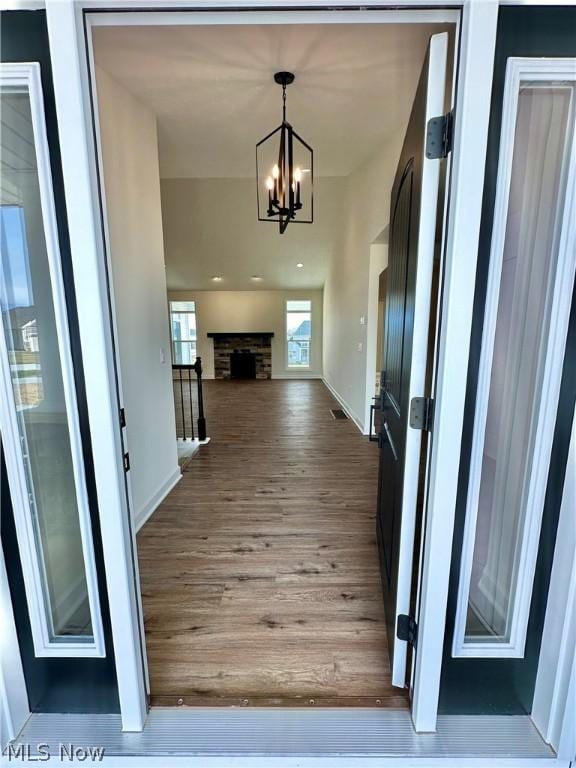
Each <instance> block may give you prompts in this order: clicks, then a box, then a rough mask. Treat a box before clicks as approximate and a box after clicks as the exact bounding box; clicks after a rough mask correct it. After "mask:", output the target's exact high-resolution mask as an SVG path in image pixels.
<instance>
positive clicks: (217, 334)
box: [207, 331, 274, 339]
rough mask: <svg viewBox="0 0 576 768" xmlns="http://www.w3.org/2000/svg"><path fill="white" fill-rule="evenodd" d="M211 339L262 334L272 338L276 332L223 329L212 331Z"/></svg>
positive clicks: (209, 336) (263, 336)
mask: <svg viewBox="0 0 576 768" xmlns="http://www.w3.org/2000/svg"><path fill="white" fill-rule="evenodd" d="M207 336H208V338H209V339H230V338H235V339H246V338H249V337H253V336H260V337H262V338H264V339H271V338H272V337H273V336H274V334H273V333H272V332H271V331H229V332H228V333H223V332H222V331H218V332H214V331H212V332H210V333H208V334H207Z"/></svg>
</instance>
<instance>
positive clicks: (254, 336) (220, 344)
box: [208, 331, 274, 379]
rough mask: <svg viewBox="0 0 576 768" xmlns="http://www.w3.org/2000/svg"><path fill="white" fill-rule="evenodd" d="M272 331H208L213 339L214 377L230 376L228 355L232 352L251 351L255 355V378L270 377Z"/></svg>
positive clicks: (209, 336) (224, 377)
mask: <svg viewBox="0 0 576 768" xmlns="http://www.w3.org/2000/svg"><path fill="white" fill-rule="evenodd" d="M273 336H274V334H273V333H271V332H268V331H264V332H255V331H247V332H233V331H231V332H229V333H209V334H208V338H210V339H213V340H214V378H215V379H229V378H230V355H231V354H232V352H252V353H253V354H254V355H255V357H256V378H257V379H271V378H272V344H271V339H272V337H273Z"/></svg>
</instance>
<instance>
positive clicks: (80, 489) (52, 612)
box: [0, 64, 104, 656]
mask: <svg viewBox="0 0 576 768" xmlns="http://www.w3.org/2000/svg"><path fill="white" fill-rule="evenodd" d="M0 106H1V111H2V133H1V140H0V165H1V173H2V189H1V191H0V245H1V249H0V252H1V268H0V311H1V317H2V329H1V332H0V364H1V371H2V374H1V376H0V417H1V426H2V448H3V452H4V457H5V461H6V470H7V475H8V482H9V485H10V498H11V503H12V510H13V515H14V522H15V528H16V536H17V541H18V550H19V555H20V561H21V566H22V574H23V578H24V586H25V592H26V600H27V604H28V611H29V616H30V625H31V629H32V637H33V641H34V649H35V653H36V655H37V656H102V655H104V641H103V634H102V624H101V619H100V608H99V601H98V583H97V577H96V570H95V563H94V550H93V544H92V532H91V520H90V511H89V504H88V498H87V491H86V484H85V474H84V462H83V451H82V444H81V436H80V427H79V420H78V409H77V403H76V390H75V379H74V371H73V366H72V358H71V351H70V341H69V331H68V317H67V311H66V300H65V294H64V288H63V282H62V273H61V262H60V252H59V244H58V234H57V229H56V220H55V211H54V200H53V196H52V177H51V171H50V160H49V154H48V144H47V140H46V134H45V125H44V113H43V104H42V92H41V85H40V72H39V67H38V65H36V64H22V65H10V64H3V65H0Z"/></svg>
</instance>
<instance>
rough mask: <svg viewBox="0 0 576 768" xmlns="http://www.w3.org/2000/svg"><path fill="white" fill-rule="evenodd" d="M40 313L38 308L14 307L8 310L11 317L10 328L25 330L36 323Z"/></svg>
mask: <svg viewBox="0 0 576 768" xmlns="http://www.w3.org/2000/svg"><path fill="white" fill-rule="evenodd" d="M37 315H38V312H37V311H36V307H13V308H12V309H9V310H8V316H9V317H10V328H24V326H25V325H29V324H30V323H33V322H35V321H36V317H37Z"/></svg>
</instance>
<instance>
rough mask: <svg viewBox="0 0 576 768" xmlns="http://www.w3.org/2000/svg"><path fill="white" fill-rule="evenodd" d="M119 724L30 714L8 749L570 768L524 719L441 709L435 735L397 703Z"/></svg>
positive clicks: (181, 760) (310, 762)
mask: <svg viewBox="0 0 576 768" xmlns="http://www.w3.org/2000/svg"><path fill="white" fill-rule="evenodd" d="M121 728H122V723H121V718H120V715H62V714H33V715H32V716H31V717H30V719H29V720H28V722H27V723H26V725H25V726H24V728H23V730H22V732H21V734H20V736H19V738H18V739H17V740H16V741H15V743H14V745H13V747H12V748H13V749H17V748H18V746H19V745H23V748H24V750H25V751H26V750H29V758H30V759H33V758H34V757H35V756H37V755H38V754H39V752H38V746H39V745H40V746H45V752H46V751H47V752H48V754H49V755H50V760H51V761H53V762H54V764H59V765H61V764H62V761H61V754H62V753H61V749H62V746H64V747H67V746H68V745H70V744H72V745H74V746H75V747H83V748H88V747H101V748H103V750H104V753H103V759H102V761H101V762H103V763H104V764H106V765H109V766H112V765H118V766H136V765H138V766H147V765H150V766H162V768H169V766H172V765H173V766H180V765H187V766H193V767H194V768H196V766H197V767H198V768H200V767H202V768H219V767H220V766H222V767H223V766H228V767H229V766H232V765H233V766H235V768H264V767H265V768H273V766H276V765H277V766H287V767H288V766H298V767H299V768H305V767H306V766H311V767H312V766H314V767H318V766H326V767H328V766H333V765H335V763H336V762H338V761H340V760H342V762H343V763H345V764H346V766H347V768H348V767H351V766H356V765H357V766H362V765H365V764H367V763H368V760H370V761H371V763H370V764H371V765H374V762H373V760H374V758H378V768H381V767H383V766H397V767H398V766H409V765H410V766H460V767H461V768H464V767H465V766H477V767H478V768H479V767H480V766H499V767H502V768H503V767H504V766H510V767H511V766H541V765H552V764H554V765H558V766H564V765H566V766H568V762H566V761H559V760H557V759H556V756H555V754H554V752H553V750H552V749H551V748H550V747H549V746H548V745H547V744H545V743H544V741H543V740H542V738H541V737H540V735H539V733H538V731H537V730H536V728H535V726H534V724H533V723H532V720H531V719H530V717H528V716H509V717H506V716H497V715H444V716H439V717H438V730H437V732H436V733H428V734H417V733H415V732H414V729H413V726H412V720H411V716H410V712H409V711H407V710H399V709H396V710H393V709H384V710H376V709H332V710H328V709H250V708H248V709H246V708H238V709H223V708H197V709H187V708H181V709H173V708H170V709H166V708H162V707H153V708H152V709H151V710H150V713H149V715H148V718H147V721H146V724H145V727H144V730H143V731H142V732H140V733H123V732H122V730H121ZM88 762H89V761H88Z"/></svg>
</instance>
